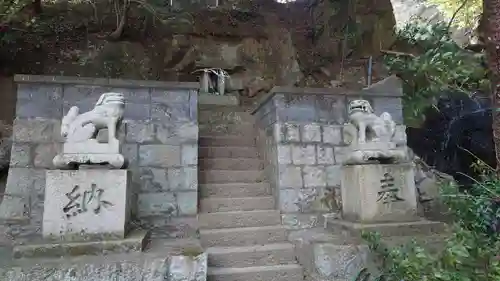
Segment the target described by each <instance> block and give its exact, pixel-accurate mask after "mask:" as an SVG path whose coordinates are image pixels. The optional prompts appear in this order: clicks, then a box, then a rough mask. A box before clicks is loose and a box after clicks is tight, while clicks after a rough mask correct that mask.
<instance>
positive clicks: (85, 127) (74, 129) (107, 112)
mask: <svg viewBox="0 0 500 281" xmlns="http://www.w3.org/2000/svg"><path fill="white" fill-rule="evenodd" d="M124 108H125V99H124V97H123V94H120V93H104V94H102V95H101V97H100V98H99V100H98V101H97V103H96V105H95V107H94V109H93V110H91V111H88V112H85V113H83V114H79V111H80V109H79V108H78V107H76V106H73V107H71V108H70V110H69V111H68V114H66V116H64V118H63V119H62V124H61V135H62V136H63V137H65V138H66V141H67V142H81V141H85V140H89V139H92V138H95V137H96V136H97V132H98V131H99V130H101V129H108V142H110V143H111V142H118V139H117V138H116V128H117V126H118V122H119V121H121V119H122V118H123V111H124Z"/></svg>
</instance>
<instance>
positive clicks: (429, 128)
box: [406, 93, 496, 186]
mask: <svg viewBox="0 0 500 281" xmlns="http://www.w3.org/2000/svg"><path fill="white" fill-rule="evenodd" d="M491 126H492V117H491V108H490V104H489V100H488V99H486V98H481V97H480V96H479V95H476V96H474V95H473V96H472V97H469V96H467V95H465V94H460V93H445V94H443V95H442V96H441V98H440V99H439V101H438V103H437V110H435V109H430V110H429V111H428V112H427V113H426V120H425V122H424V124H423V125H422V127H421V128H407V131H406V133H407V135H408V146H409V147H410V148H411V149H413V151H414V152H415V154H417V155H418V156H420V157H421V158H422V159H423V160H424V161H425V162H426V163H427V164H428V165H429V166H432V167H434V168H435V169H436V170H438V171H440V172H442V173H446V174H449V175H451V176H453V178H454V179H455V180H456V181H457V182H458V183H459V184H461V185H464V186H468V185H471V184H472V183H473V182H474V180H473V179H474V178H477V177H478V176H479V174H478V172H477V171H475V170H474V168H473V167H472V164H473V163H475V162H477V160H478V159H480V160H482V161H483V162H485V163H486V164H487V165H489V166H491V167H495V165H496V164H495V163H496V162H495V147H494V144H493V134H492V129H491Z"/></svg>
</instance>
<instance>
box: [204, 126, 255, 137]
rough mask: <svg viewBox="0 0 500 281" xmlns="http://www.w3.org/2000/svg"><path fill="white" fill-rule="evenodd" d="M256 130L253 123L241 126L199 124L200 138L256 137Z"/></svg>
mask: <svg viewBox="0 0 500 281" xmlns="http://www.w3.org/2000/svg"><path fill="white" fill-rule="evenodd" d="M255 132H256V129H255V127H254V124H253V123H241V124H226V123H213V124H199V133H200V136H245V137H249V138H254V137H255Z"/></svg>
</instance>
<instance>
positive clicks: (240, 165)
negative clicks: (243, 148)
mask: <svg viewBox="0 0 500 281" xmlns="http://www.w3.org/2000/svg"><path fill="white" fill-rule="evenodd" d="M198 166H199V167H200V169H201V170H261V169H263V168H264V163H262V161H261V160H260V159H258V158H211V159H199V161H198Z"/></svg>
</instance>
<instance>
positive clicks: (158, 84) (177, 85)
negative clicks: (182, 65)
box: [14, 74, 200, 89]
mask: <svg viewBox="0 0 500 281" xmlns="http://www.w3.org/2000/svg"><path fill="white" fill-rule="evenodd" d="M14 82H16V83H51V84H78V85H92V86H110V87H128V88H145V87H148V88H170V89H199V88H200V84H199V83H198V82H165V81H148V80H124V79H108V78H92V77H76V76H46V75H25V74H17V75H15V76H14Z"/></svg>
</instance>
